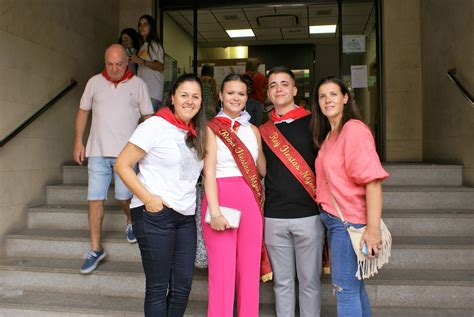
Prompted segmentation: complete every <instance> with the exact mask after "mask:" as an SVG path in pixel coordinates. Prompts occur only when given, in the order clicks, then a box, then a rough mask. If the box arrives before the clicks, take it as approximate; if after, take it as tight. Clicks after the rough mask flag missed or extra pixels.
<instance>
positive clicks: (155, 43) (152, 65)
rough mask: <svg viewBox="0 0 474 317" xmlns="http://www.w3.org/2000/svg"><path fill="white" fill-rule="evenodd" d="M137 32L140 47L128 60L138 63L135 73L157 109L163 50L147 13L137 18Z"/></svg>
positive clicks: (159, 103) (160, 100)
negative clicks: (146, 88)
mask: <svg viewBox="0 0 474 317" xmlns="http://www.w3.org/2000/svg"><path fill="white" fill-rule="evenodd" d="M138 33H139V39H140V49H139V50H138V53H137V54H136V55H132V56H131V57H130V60H131V61H132V62H134V63H137V64H138V73H137V75H138V77H140V78H141V79H143V81H144V82H145V83H146V85H147V87H148V93H149V94H150V98H151V103H152V104H153V109H154V110H155V111H157V110H158V108H159V107H160V106H161V104H162V101H163V88H164V84H165V73H164V69H165V60H164V54H165V52H164V50H163V45H162V43H161V40H160V37H159V36H158V33H157V31H156V22H155V19H153V17H151V16H150V15H148V14H146V15H142V16H141V17H140V19H138Z"/></svg>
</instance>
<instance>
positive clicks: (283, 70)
mask: <svg viewBox="0 0 474 317" xmlns="http://www.w3.org/2000/svg"><path fill="white" fill-rule="evenodd" d="M280 73H284V74H287V75H289V76H290V77H291V79H293V82H294V83H296V77H295V74H294V73H293V72H292V71H291V69H289V68H287V67H285V66H275V67H273V68H272V69H270V71H269V72H268V74H267V82H268V79H269V78H270V76H271V75H273V74H280Z"/></svg>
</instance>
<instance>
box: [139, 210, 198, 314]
mask: <svg viewBox="0 0 474 317" xmlns="http://www.w3.org/2000/svg"><path fill="white" fill-rule="evenodd" d="M131 211H132V224H133V231H134V232H135V235H136V237H137V240H138V245H139V247H140V253H141V256H142V264H143V269H144V271H145V278H146V292H145V316H149V317H151V316H153V317H156V316H159V317H162V316H163V317H165V316H167V317H182V316H183V315H184V312H185V310H186V305H187V303H188V298H189V293H190V292H191V284H192V281H193V270H194V258H195V257H196V223H195V221H194V215H193V216H184V215H182V214H180V213H178V212H176V211H174V210H173V209H171V208H167V207H164V208H163V210H162V211H160V212H156V213H152V212H148V211H146V210H145V208H144V207H143V206H140V207H136V208H133V209H131Z"/></svg>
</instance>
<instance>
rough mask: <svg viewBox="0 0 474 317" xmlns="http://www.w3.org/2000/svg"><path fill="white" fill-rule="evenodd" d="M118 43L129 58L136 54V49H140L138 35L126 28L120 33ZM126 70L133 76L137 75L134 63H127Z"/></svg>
mask: <svg viewBox="0 0 474 317" xmlns="http://www.w3.org/2000/svg"><path fill="white" fill-rule="evenodd" d="M118 43H119V44H120V45H122V46H123V47H124V48H125V52H127V55H128V56H129V57H130V56H132V55H135V54H137V52H138V49H139V48H140V44H139V41H138V33H137V31H135V30H134V29H132V28H126V29H123V30H122V32H120V37H119V39H118ZM128 69H130V71H131V72H132V73H133V74H134V75H136V74H137V64H135V63H134V62H132V61H129V63H128Z"/></svg>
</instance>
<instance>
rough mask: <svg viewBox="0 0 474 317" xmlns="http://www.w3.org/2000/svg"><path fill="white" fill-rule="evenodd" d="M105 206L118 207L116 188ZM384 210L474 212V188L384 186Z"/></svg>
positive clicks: (67, 198) (56, 199) (72, 194)
mask: <svg viewBox="0 0 474 317" xmlns="http://www.w3.org/2000/svg"><path fill="white" fill-rule="evenodd" d="M46 193H47V203H48V204H49V205H85V204H87V186H86V185H72V184H69V185H65V184H62V185H50V186H47V187H46ZM107 197H109V199H108V200H107V201H106V202H105V204H106V205H117V204H118V202H117V201H116V200H115V198H114V194H113V188H111V189H109V192H108V196H107ZM383 205H384V209H472V206H474V188H471V187H460V186H443V187H440V186H384V193H383Z"/></svg>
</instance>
